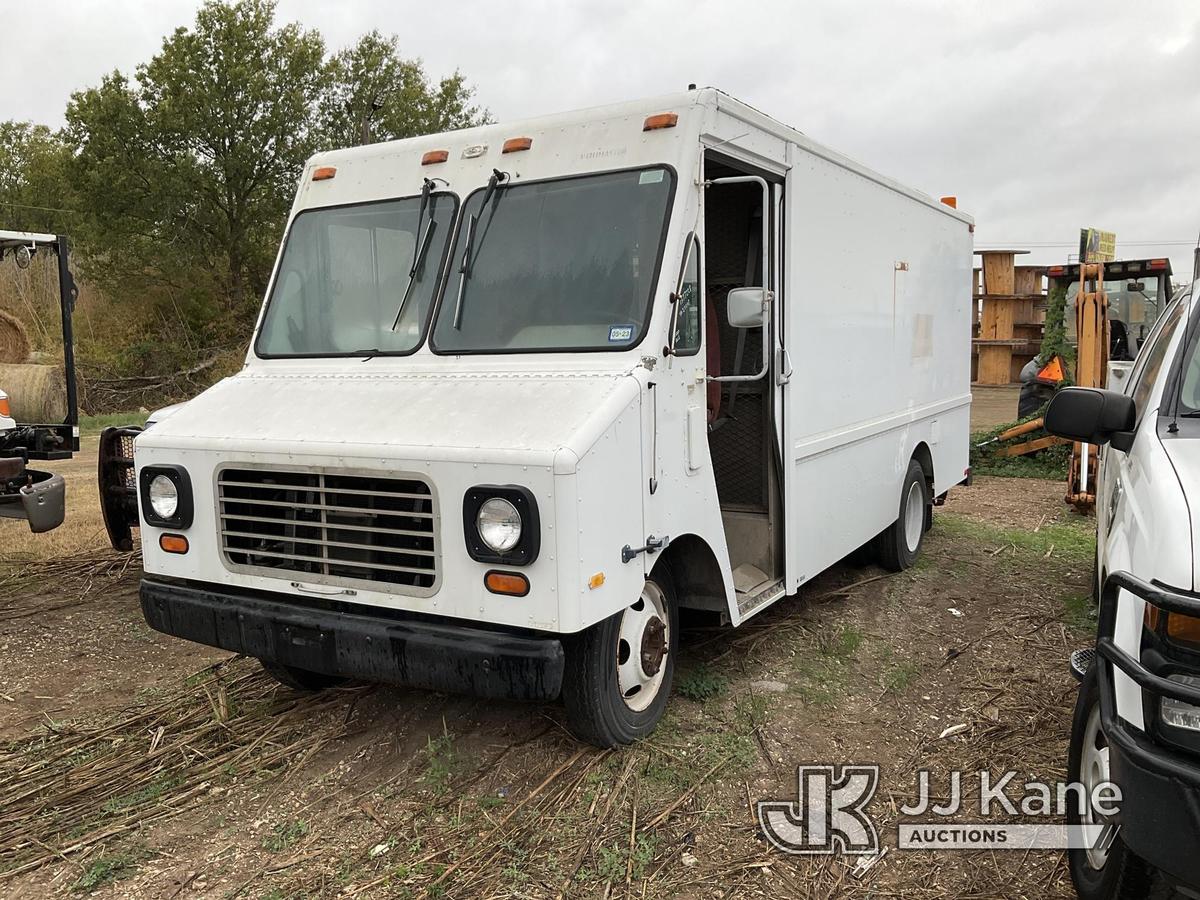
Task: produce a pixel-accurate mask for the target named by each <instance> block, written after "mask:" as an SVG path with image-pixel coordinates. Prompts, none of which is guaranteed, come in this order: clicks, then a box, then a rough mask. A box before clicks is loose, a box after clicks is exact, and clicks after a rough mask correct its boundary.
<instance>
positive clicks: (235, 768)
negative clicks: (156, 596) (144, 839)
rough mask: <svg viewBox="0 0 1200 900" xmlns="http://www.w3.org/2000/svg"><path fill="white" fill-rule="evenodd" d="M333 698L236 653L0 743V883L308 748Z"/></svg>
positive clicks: (329, 735) (330, 734) (174, 811)
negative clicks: (124, 700)
mask: <svg viewBox="0 0 1200 900" xmlns="http://www.w3.org/2000/svg"><path fill="white" fill-rule="evenodd" d="M343 702H344V697H342V696H340V695H339V694H338V693H331V694H325V695H323V696H321V697H301V696H298V695H295V694H292V693H290V692H288V691H281V690H280V689H279V687H278V685H277V684H276V683H275V682H274V681H273V680H272V679H271V678H270V677H269V676H267V675H266V674H265V673H263V672H262V671H261V670H259V669H258V668H257V666H253V665H252V664H251V663H249V662H247V661H244V660H241V659H240V658H237V657H234V658H231V659H230V660H227V661H224V662H221V663H217V664H216V665H213V666H210V667H208V668H207V669H205V670H203V671H201V672H198V673H195V674H194V675H193V676H191V677H190V678H189V679H188V681H187V685H186V686H185V687H184V688H183V689H182V690H181V691H179V692H178V693H176V694H174V695H172V696H169V697H167V698H166V699H163V700H160V701H157V702H154V703H147V704H144V705H141V706H135V707H132V708H130V709H128V710H127V711H126V712H125V713H124V714H122V715H121V716H119V717H118V718H117V719H116V720H115V721H112V722H101V723H99V724H96V725H90V726H68V725H60V724H57V723H54V722H50V721H47V723H46V732H45V734H44V735H43V736H42V737H40V738H38V739H36V740H33V741H31V742H28V743H26V744H24V745H14V746H10V747H8V748H6V751H5V752H4V753H3V755H0V792H3V794H4V797H5V804H4V812H3V814H0V883H3V882H4V881H8V880H11V879H12V878H14V877H16V876H18V875H21V874H22V873H26V872H31V871H33V870H35V869H39V868H41V867H42V866H45V865H47V864H48V863H54V862H62V861H68V862H74V861H75V858H76V857H79V856H83V855H86V854H87V853H88V852H89V851H90V850H91V849H92V848H94V847H97V846H98V845H102V844H105V843H107V842H111V841H114V840H117V839H119V838H120V837H121V836H122V835H124V834H127V833H129V832H132V831H135V830H137V829H140V828H144V827H145V826H147V825H148V824H150V823H152V822H155V821H158V820H162V819H166V818H170V817H173V816H176V815H178V814H179V813H180V812H181V811H183V810H184V809H186V808H188V806H189V805H190V804H193V803H195V802H197V801H198V800H200V799H201V798H203V797H205V796H206V795H208V794H211V793H213V792H219V790H218V789H219V786H220V785H222V784H224V783H228V782H229V781H231V780H232V779H234V778H236V777H238V776H239V775H242V776H244V775H246V774H249V773H254V772H261V771H265V770H271V769H274V768H276V767H278V766H281V765H287V764H289V763H293V764H294V763H296V762H297V761H298V760H301V759H303V758H306V757H309V756H311V755H312V754H313V753H315V752H316V751H318V750H319V749H320V748H321V747H322V746H323V745H324V744H325V743H327V742H328V741H330V740H332V739H334V738H336V737H337V731H336V730H321V729H314V728H312V727H311V724H312V722H313V720H314V718H315V717H317V716H319V715H320V713H321V712H322V711H323V710H325V709H328V708H329V707H331V706H340V705H341V704H342V703H343Z"/></svg>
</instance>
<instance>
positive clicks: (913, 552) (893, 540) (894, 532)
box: [878, 459, 932, 572]
mask: <svg viewBox="0 0 1200 900" xmlns="http://www.w3.org/2000/svg"><path fill="white" fill-rule="evenodd" d="M931 499H932V498H931V497H930V496H929V483H928V482H927V481H926V480H925V470H924V469H922V468H921V464H920V463H919V462H917V461H916V460H915V459H912V460H909V462H908V471H907V472H906V473H905V474H904V484H903V485H902V486H901V488H900V510H899V514H898V515H897V516H896V521H895V522H893V523H892V524H891V525H889V526H888V527H887V530H885V531H884V532H883V534H881V535H880V536H879V538H878V541H879V562H880V564H881V565H882V566H883V567H884V568H885V569H890V570H891V571H893V572H899V571H900V570H902V569H907V568H908V567H909V566H911V565H912V564H913V563H915V562H916V561H917V556H918V554H920V552H921V544H922V543H924V540H925V532H926V530H927V524H928V523H929V522H930V521H931V512H930V506H931Z"/></svg>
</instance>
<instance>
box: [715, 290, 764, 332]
mask: <svg viewBox="0 0 1200 900" xmlns="http://www.w3.org/2000/svg"><path fill="white" fill-rule="evenodd" d="M764 300H766V292H765V291H764V290H763V289H762V288H760V287H744V288H734V289H733V290H732V291H730V292H729V295H728V296H727V297H726V298H725V311H726V313H727V314H728V316H729V324H730V325H731V326H732V327H734V328H762V324H763V306H764V302H763V301H764Z"/></svg>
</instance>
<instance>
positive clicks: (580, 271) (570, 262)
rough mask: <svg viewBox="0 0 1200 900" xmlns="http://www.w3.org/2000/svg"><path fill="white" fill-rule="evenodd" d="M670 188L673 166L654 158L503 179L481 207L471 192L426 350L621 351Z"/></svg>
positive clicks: (631, 332)
mask: <svg viewBox="0 0 1200 900" xmlns="http://www.w3.org/2000/svg"><path fill="white" fill-rule="evenodd" d="M673 191H674V175H673V174H672V173H671V172H670V171H669V170H668V169H665V168H662V167H655V168H648V169H641V170H634V171H626V172H609V173H605V174H600V175H584V176H579V177H572V178H562V179H555V180H552V181H541V182H530V183H527V184H522V183H519V182H518V183H511V182H505V183H504V184H502V185H501V186H499V187H498V188H497V189H496V190H494V191H492V193H491V199H490V200H489V201H488V207H487V209H482V204H483V200H484V195H485V193H486V192H485V191H484V190H483V189H480V190H478V191H476V192H475V193H473V194H472V195H471V196H470V197H469V198H468V199H467V201H466V203H465V204H464V206H463V214H462V216H461V217H460V225H459V227H458V231H457V236H456V238H455V244H454V249H453V251H452V253H451V256H450V273H449V277H448V278H447V283H446V287H445V290H444V292H443V295H442V300H441V303H440V304H439V308H438V313H437V322H436V323H435V325H434V328H433V339H432V344H433V349H434V351H435V352H438V353H518V352H531V351H538V350H542V351H545V350H623V349H625V348H627V347H631V346H633V345H634V344H636V343H638V342H639V341H640V340H641V338H642V336H643V333H644V330H645V327H646V324H647V320H648V318H649V313H650V302H651V294H652V292H653V290H654V282H655V278H656V276H657V274H658V267H659V264H660V261H661V255H662V246H663V239H664V237H665V234H666V225H667V216H668V210H669V206H670V201H671V196H672V194H673ZM473 216H478V221H477V222H476V225H475V227H474V229H472V228H470V227H469V222H470V221H471V218H472V217H473ZM472 230H473V231H474V234H473V235H472V234H471V232H472ZM468 250H470V258H469V259H468V260H467V262H466V265H464V256H465V255H466V252H467V251H468Z"/></svg>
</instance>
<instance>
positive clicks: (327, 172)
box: [312, 166, 337, 181]
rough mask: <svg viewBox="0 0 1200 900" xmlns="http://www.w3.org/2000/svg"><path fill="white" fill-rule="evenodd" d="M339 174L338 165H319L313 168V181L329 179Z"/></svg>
mask: <svg viewBox="0 0 1200 900" xmlns="http://www.w3.org/2000/svg"><path fill="white" fill-rule="evenodd" d="M336 174H337V166H317V167H316V168H315V169H313V173H312V180H313V181H328V180H329V179H330V178H332V177H333V176H334V175H336Z"/></svg>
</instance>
